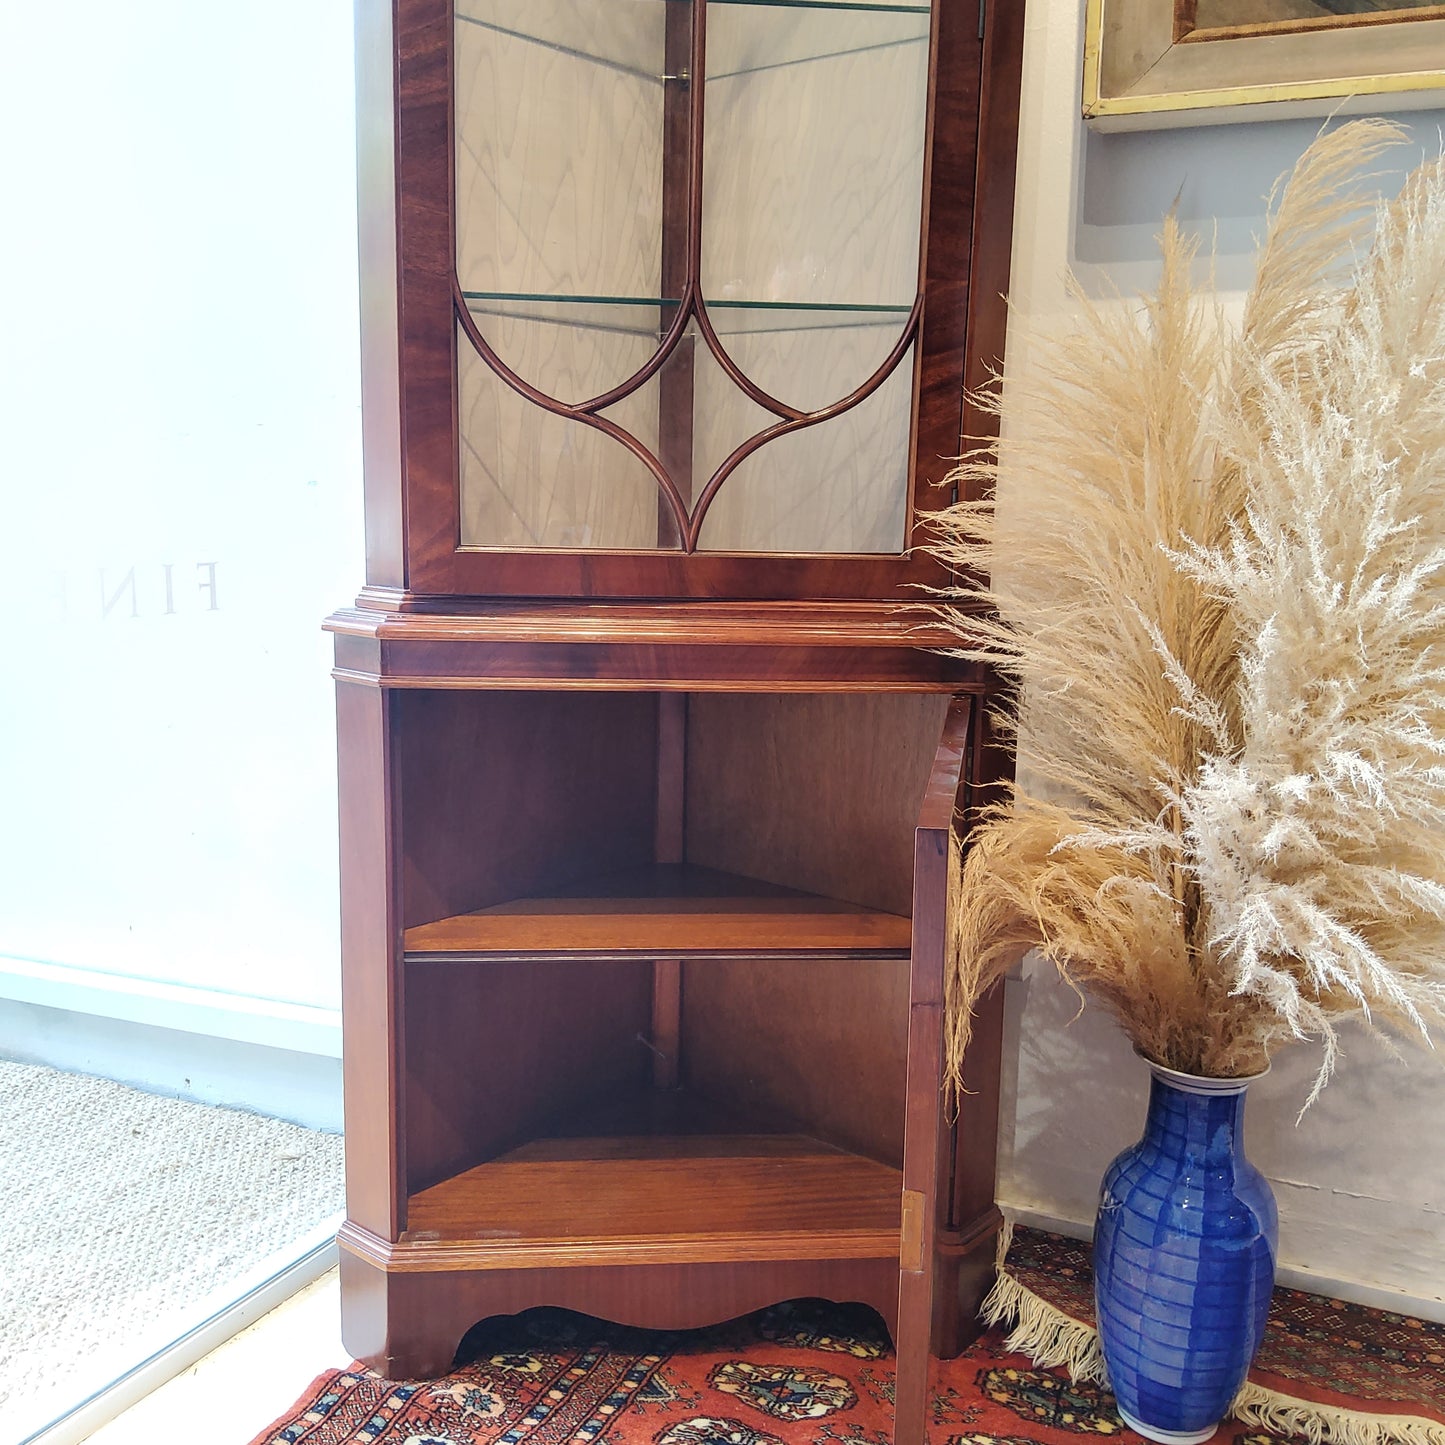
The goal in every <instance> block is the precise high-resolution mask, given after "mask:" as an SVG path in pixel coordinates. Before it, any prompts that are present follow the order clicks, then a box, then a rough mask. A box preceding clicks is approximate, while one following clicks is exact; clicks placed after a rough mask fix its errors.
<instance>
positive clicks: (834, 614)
mask: <svg viewBox="0 0 1445 1445" xmlns="http://www.w3.org/2000/svg"><path fill="white" fill-rule="evenodd" d="M326 628H327V630H328V631H330V632H332V633H334V634H335V635H336V668H335V672H334V675H335V677H336V678H337V679H338V680H339V681H344V682H354V683H363V684H369V685H371V686H378V687H383V688H407V687H418V688H437V687H457V688H484V687H485V688H513V689H516V688H547V689H553V688H582V689H602V690H609V691H617V690H630V689H631V690H643V691H652V690H660V691H685V692H704V691H727V692H747V691H761V692H790V691H791V692H832V691H839V692H853V691H860V690H867V691H885V692H886V691H894V692H950V693H952V692H960V691H964V692H969V691H984V690H986V689H988V688H989V687H990V686H991V685H996V680H994V679H992V678H991V676H990V674H989V672H988V671H987V669H985V668H983V667H982V666H980V665H978V664H975V663H969V662H964V661H962V660H960V659H958V658H955V657H950V656H947V655H946V654H945V652H944V649H946V648H949V647H957V646H958V637H957V635H956V634H954V633H950V632H948V631H946V630H945V629H943V628H942V627H940V626H939V625H938V624H937V623H936V622H934V621H933V620H931V619H930V618H929V616H928V615H927V613H926V611H925V610H924V609H923V608H921V607H915V608H912V609H905V608H900V607H896V606H892V605H890V604H887V603H846V602H831V603H771V604H764V603H726V602H695V603H690V604H689V605H688V606H687V607H686V608H678V607H676V606H670V605H666V604H646V603H597V602H585V601H581V602H525V603H524V602H516V603H512V602H490V603H487V604H485V605H479V606H477V607H475V608H473V609H471V610H467V611H460V610H458V611H453V612H451V613H446V614H442V613H434V612H420V611H417V612H413V611H396V612H382V611H372V610H369V609H365V608H350V609H345V610H343V611H340V612H337V613H335V614H333V615H332V616H331V617H330V618H328V619H327V622H326Z"/></svg>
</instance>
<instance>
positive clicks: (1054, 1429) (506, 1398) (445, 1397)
mask: <svg viewBox="0 0 1445 1445" xmlns="http://www.w3.org/2000/svg"><path fill="white" fill-rule="evenodd" d="M1016 1244H1017V1245H1019V1246H1020V1247H1022V1246H1024V1245H1031V1246H1032V1253H1031V1254H1030V1256H1029V1259H1030V1268H1032V1269H1036V1270H1040V1271H1044V1272H1047V1271H1048V1270H1049V1269H1050V1268H1051V1267H1052V1264H1053V1263H1057V1264H1058V1266H1059V1267H1060V1268H1061V1269H1063V1270H1068V1271H1070V1272H1071V1273H1070V1275H1069V1277H1068V1286H1067V1288H1068V1291H1070V1292H1072V1296H1071V1297H1073V1296H1076V1295H1077V1293H1078V1291H1079V1290H1080V1289H1083V1290H1084V1291H1085V1292H1087V1290H1088V1289H1089V1287H1090V1286H1089V1276H1088V1258H1087V1250H1086V1249H1084V1250H1083V1251H1082V1252H1081V1250H1080V1247H1079V1246H1077V1245H1075V1244H1074V1243H1073V1242H1072V1241H1062V1240H1056V1239H1055V1237H1054V1236H1042V1235H1032V1234H1029V1233H1028V1232H1025V1231H1022V1230H1021V1231H1018V1238H1017V1240H1016ZM1284 1293H1286V1294H1293V1293H1294V1292H1292V1291H1286V1292H1284ZM1277 1314H1278V1317H1279V1319H1280V1320H1282V1321H1283V1323H1284V1326H1285V1333H1286V1335H1287V1336H1288V1338H1287V1339H1286V1338H1281V1339H1278V1340H1276V1342H1275V1350H1276V1355H1277V1356H1280V1357H1282V1356H1288V1357H1289V1360H1290V1362H1291V1363H1290V1368H1291V1369H1293V1370H1295V1371H1297V1372H1304V1373H1312V1374H1314V1375H1317V1376H1319V1377H1320V1378H1323V1379H1327V1380H1329V1381H1331V1382H1332V1392H1333V1393H1334V1394H1335V1395H1336V1396H1337V1397H1338V1398H1340V1399H1349V1400H1350V1401H1351V1403H1352V1404H1353V1405H1354V1406H1356V1407H1357V1408H1358V1409H1359V1410H1361V1411H1369V1410H1371V1409H1373V1408H1374V1403H1375V1402H1376V1401H1377V1400H1378V1399H1379V1398H1380V1397H1381V1391H1382V1390H1383V1391H1384V1392H1385V1396H1386V1398H1391V1399H1395V1398H1399V1399H1403V1400H1411V1401H1413V1400H1416V1399H1422V1398H1424V1397H1423V1396H1414V1395H1412V1390H1413V1389H1414V1388H1415V1384H1414V1382H1415V1381H1417V1380H1418V1381H1419V1382H1420V1384H1421V1388H1423V1389H1424V1390H1426V1391H1430V1392H1433V1394H1432V1395H1431V1398H1432V1400H1433V1401H1434V1402H1435V1403H1436V1404H1438V1403H1439V1401H1440V1395H1439V1386H1440V1362H1441V1361H1442V1360H1445V1355H1441V1354H1440V1349H1441V1347H1442V1346H1445V1330H1441V1328H1440V1327H1439V1326H1433V1325H1422V1324H1421V1323H1420V1322H1419V1321H1403V1320H1400V1317H1398V1316H1381V1315H1378V1314H1377V1313H1376V1312H1374V1311H1369V1310H1361V1311H1358V1313H1355V1312H1354V1307H1351V1306H1344V1307H1339V1306H1337V1305H1335V1304H1333V1303H1332V1302H1327V1301H1320V1300H1316V1299H1314V1298H1313V1297H1312V1296H1307V1295H1306V1296H1300V1297H1299V1304H1298V1306H1296V1304H1295V1303H1293V1302H1291V1301H1286V1302H1285V1308H1284V1311H1283V1313H1282V1314H1279V1313H1278V1312H1277ZM1400 1330H1403V1331H1405V1332H1406V1333H1405V1339H1406V1348H1405V1350H1404V1352H1403V1353H1402V1352H1401V1351H1400V1350H1399V1348H1398V1347H1397V1345H1395V1344H1393V1343H1390V1342H1391V1341H1393V1340H1395V1338H1396V1335H1397V1333H1398V1332H1399V1331H1400ZM1391 1351H1394V1352H1395V1353H1394V1354H1391V1353H1390V1352H1391ZM1432 1355H1433V1356H1434V1363H1432V1361H1431V1356H1432ZM458 1358H459V1359H461V1360H464V1361H466V1362H467V1363H464V1364H462V1365H459V1366H458V1367H457V1368H455V1369H454V1370H453V1372H452V1373H451V1374H450V1375H448V1376H446V1377H445V1378H444V1379H441V1380H438V1381H435V1382H432V1383H392V1382H388V1381H385V1380H381V1379H378V1378H377V1377H376V1376H375V1375H372V1374H370V1373H369V1372H368V1371H366V1370H364V1369H362V1368H361V1367H360V1366H356V1365H353V1366H352V1368H351V1369H349V1370H337V1371H331V1372H329V1373H327V1374H325V1375H323V1376H321V1377H320V1378H319V1379H318V1380H316V1381H315V1383H314V1384H313V1385H312V1386H311V1388H310V1389H309V1390H308V1391H307V1392H306V1394H305V1395H304V1396H303V1397H302V1398H301V1400H300V1401H299V1402H298V1403H297V1405H296V1406H295V1407H294V1409H293V1410H292V1411H291V1413H290V1414H288V1415H287V1416H285V1417H284V1418H283V1419H281V1420H280V1421H278V1422H277V1423H276V1424H275V1425H273V1426H272V1427H271V1428H270V1429H269V1430H267V1431H265V1432H263V1433H262V1434H261V1435H260V1436H258V1437H257V1439H256V1440H255V1441H254V1442H253V1445H373V1442H375V1445H824V1442H835V1441H836V1442H852V1445H890V1442H891V1439H892V1422H893V1404H892V1389H893V1369H892V1355H891V1350H890V1348H889V1346H888V1340H887V1336H886V1333H885V1332H884V1330H883V1327H882V1324H881V1322H880V1321H879V1320H878V1317H877V1316H876V1315H874V1314H873V1313H872V1312H871V1311H868V1310H863V1309H859V1308H857V1307H848V1306H834V1305H826V1304H822V1303H819V1302H816V1301H795V1302H793V1303H791V1304H787V1305H781V1306H778V1307H776V1308H774V1309H769V1310H763V1311H761V1312H760V1313H759V1314H756V1315H752V1316H750V1317H748V1318H747V1319H744V1320H738V1321H733V1322H732V1323H730V1324H727V1325H722V1326H718V1327H717V1328H715V1329H710V1330H700V1331H693V1332H689V1333H685V1334H664V1333H657V1332H647V1331H642V1330H632V1329H622V1328H619V1327H617V1326H611V1325H604V1324H600V1323H598V1322H596V1321H594V1320H588V1319H585V1318H584V1317H582V1316H579V1315H572V1314H566V1313H563V1312H561V1311H554V1310H531V1311H528V1312H527V1313H526V1314H524V1315H519V1316H516V1317H515V1318H513V1319H507V1320H494V1321H488V1322H487V1323H485V1324H483V1325H480V1326H478V1327H477V1328H476V1329H475V1330H473V1331H472V1333H471V1334H470V1335H469V1336H468V1337H467V1339H466V1341H464V1342H463V1347H462V1351H461V1353H460V1354H459V1356H458ZM1346 1364H1348V1365H1350V1366H1351V1367H1352V1369H1351V1370H1350V1372H1349V1373H1345V1372H1344V1367H1345V1365H1346ZM934 1384H935V1393H934V1404H933V1423H932V1426H931V1428H930V1434H929V1439H930V1442H931V1445H1030V1442H1037V1445H1080V1437H1081V1436H1082V1437H1088V1436H1113V1435H1121V1436H1125V1437H1127V1438H1128V1440H1131V1441H1137V1439H1138V1437H1137V1436H1135V1435H1133V1434H1132V1433H1131V1432H1129V1431H1128V1430H1126V1429H1125V1428H1124V1426H1123V1425H1122V1424H1121V1423H1120V1421H1119V1418H1118V1416H1117V1414H1116V1413H1115V1412H1114V1408H1113V1397H1112V1396H1111V1395H1110V1394H1109V1393H1108V1391H1107V1390H1106V1389H1105V1388H1104V1387H1102V1386H1101V1385H1099V1384H1096V1383H1090V1382H1087V1381H1080V1382H1077V1383H1075V1382H1073V1381H1071V1380H1070V1377H1069V1375H1068V1373H1067V1371H1066V1370H1064V1369H1062V1368H1044V1367H1042V1366H1040V1365H1036V1364H1034V1363H1033V1362H1032V1361H1031V1360H1030V1358H1029V1356H1028V1355H1026V1354H1023V1353H1018V1352H1014V1351H1011V1350H1010V1349H1009V1346H1008V1344H1007V1343H1006V1342H1005V1340H1004V1339H1003V1337H1002V1334H1001V1332H1000V1331H998V1330H997V1329H994V1330H990V1331H989V1332H988V1333H987V1334H985V1335H984V1336H983V1337H982V1338H981V1339H980V1340H979V1341H978V1342H977V1343H976V1344H975V1345H974V1346H973V1347H972V1348H971V1349H970V1350H969V1351H967V1352H966V1353H965V1354H964V1355H962V1356H960V1357H959V1358H958V1359H957V1360H950V1361H945V1362H943V1363H941V1364H940V1365H939V1366H938V1371H937V1375H936V1377H935V1381H934ZM1355 1391H1359V1392H1360V1393H1359V1394H1358V1395H1357V1394H1355V1393H1354V1392H1355ZM1415 1408H1417V1409H1418V1406H1416V1407H1415ZM1286 1438H1289V1437H1287V1436H1286V1434H1284V1433H1283V1432H1281V1431H1279V1430H1278V1429H1276V1430H1274V1431H1271V1430H1269V1429H1266V1428H1263V1427H1260V1426H1258V1425H1246V1424H1242V1423H1239V1422H1237V1421H1235V1422H1231V1423H1230V1424H1228V1425H1226V1426H1224V1427H1222V1428H1221V1430H1220V1432H1219V1435H1218V1437H1217V1439H1218V1440H1219V1442H1220V1445H1271V1442H1274V1441H1279V1440H1284V1439H1286ZM1420 1438H1421V1439H1423V1438H1425V1437H1420Z"/></svg>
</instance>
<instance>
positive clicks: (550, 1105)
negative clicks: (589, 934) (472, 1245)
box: [404, 963, 652, 1227]
mask: <svg viewBox="0 0 1445 1445" xmlns="http://www.w3.org/2000/svg"><path fill="white" fill-rule="evenodd" d="M651 989H652V966H651V964H648V963H609V964H598V963H547V964H540V965H539V964H533V963H488V964H452V963H438V964H410V965H408V967H407V969H406V980H405V1002H404V1012H405V1016H406V1064H405V1072H406V1078H407V1087H406V1134H405V1144H404V1148H405V1152H406V1179H407V1192H408V1193H409V1194H415V1193H416V1192H417V1191H418V1190H421V1189H425V1188H427V1187H429V1186H430V1185H432V1184H436V1183H438V1182H439V1181H441V1180H443V1179H446V1178H449V1177H450V1176H451V1175H453V1174H456V1173H458V1172H460V1171H461V1170H463V1169H468V1168H471V1167H472V1166H473V1165H475V1164H480V1163H482V1162H484V1161H485V1160H487V1159H490V1158H492V1157H493V1156H494V1155H496V1154H499V1153H502V1152H503V1151H505V1150H507V1149H510V1148H513V1147H514V1146H516V1145H518V1144H521V1143H523V1142H525V1141H526V1140H527V1139H529V1138H531V1137H532V1136H533V1135H534V1134H535V1133H536V1132H537V1131H538V1130H539V1129H540V1128H541V1127H542V1126H543V1125H544V1124H547V1123H548V1122H549V1121H551V1120H552V1119H553V1118H554V1117H555V1116H556V1115H558V1114H559V1113H562V1112H563V1111H565V1110H567V1109H569V1108H580V1107H582V1106H584V1105H594V1104H595V1103H596V1102H597V1100H598V1098H599V1097H601V1096H604V1095H606V1094H607V1093H608V1092H609V1091H611V1090H614V1089H617V1088H619V1087H621V1086H624V1085H629V1084H633V1085H637V1084H641V1083H642V1082H643V1079H644V1077H645V1075H646V1073H647V1072H649V1071H650V1069H651V1060H652V1055H651V1054H650V1053H649V1052H648V1050H647V1049H646V1048H645V1047H644V1046H643V1045H642V1044H641V1043H639V1042H638V1035H639V1034H645V1033H646V1032H647V1029H648V1020H649V1017H650V1008H651ZM479 1227H484V1221H483V1222H479Z"/></svg>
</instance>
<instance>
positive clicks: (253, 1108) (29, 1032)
mask: <svg viewBox="0 0 1445 1445" xmlns="http://www.w3.org/2000/svg"><path fill="white" fill-rule="evenodd" d="M0 1058H7V1059H16V1060H19V1061H20V1062H21V1063H27V1064H48V1065H50V1066H51V1067H52V1068H56V1069H65V1070H67V1071H69V1072H72V1073H78V1074H91V1075H94V1076H95V1077H97V1078H104V1079H115V1080H116V1081H117V1082H119V1083H122V1084H130V1085H132V1086H134V1087H135V1088H137V1089H144V1090H145V1091H146V1092H147V1093H152V1094H165V1095H168V1096H170V1097H173V1098H177V1099H191V1100H194V1101H195V1102H197V1103H201V1104H223V1105H227V1106H228V1107H230V1108H235V1109H245V1110H247V1111H248V1112H250V1113H253V1114H267V1115H270V1116H271V1117H273V1118H277V1119H286V1120H289V1121H290V1122H291V1123H293V1124H304V1125H305V1126H307V1127H308V1128H311V1129H324V1130H326V1131H328V1132H330V1133H339V1132H340V1130H341V1060H340V1059H339V1058H335V1057H331V1056H328V1055H325V1054H312V1053H301V1052H298V1051H296V1050H292V1049H278V1048H271V1047H268V1046H266V1045H264V1044H255V1043H247V1042H245V1041H242V1040H239V1039H228V1038H217V1037H215V1036H213V1035H207V1034H199V1033H189V1032H185V1031H182V1030H180V1029H165V1028H155V1027H152V1026H151V1025H148V1024H143V1023H132V1022H129V1021H127V1020H124V1019H115V1018H106V1017H103V1016H101V1015H98V1014H83V1013H74V1012H72V1011H70V1010H69V1009H58V1008H47V1007H44V1006H42V1005H39V1004H29V1003H18V1002H15V1001H13V1000H10V999H4V1000H0Z"/></svg>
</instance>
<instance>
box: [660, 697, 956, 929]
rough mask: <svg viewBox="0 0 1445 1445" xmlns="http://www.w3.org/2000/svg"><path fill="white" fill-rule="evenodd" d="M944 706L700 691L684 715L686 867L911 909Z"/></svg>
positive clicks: (944, 702)
mask: <svg viewBox="0 0 1445 1445" xmlns="http://www.w3.org/2000/svg"><path fill="white" fill-rule="evenodd" d="M947 711H948V698H947V697H946V696H942V695H934V694H923V695H917V694H909V693H886V694H876V693H875V694H868V693H828V694H802V695H798V694H785V695H771V696H769V695H765V694H759V693H748V694H735V693H734V694H715V693H702V694H698V695H696V696H694V697H693V698H692V700H691V702H690V705H689V709H688V760H687V773H688V781H687V861H688V862H689V863H698V864H702V865H703V866H705V867H709V868H722V869H728V870H731V871H732V872H735V873H745V874H748V875H750V876H751V877H755V878H764V879H766V880H768V881H769V882H770V883H781V884H783V885H785V886H786V887H789V888H802V889H806V890H808V891H809V892H813V893H823V894H826V895H828V896H829V897H832V898H842V899H846V900H847V901H848V902H850V903H861V904H863V905H864V906H865V907H868V908H881V909H884V910H886V911H887V912H889V913H901V914H905V915H906V914H909V913H911V912H912V911H913V829H914V827H915V825H916V824H917V821H918V808H919V804H920V803H921V802H922V799H923V793H924V789H925V788H926V786H927V784H928V771H929V768H930V767H931V766H932V763H933V754H934V752H935V750H936V749H937V746H938V737H939V732H940V730H941V729H942V727H943V718H944V714H945V713H946V712H947Z"/></svg>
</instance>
